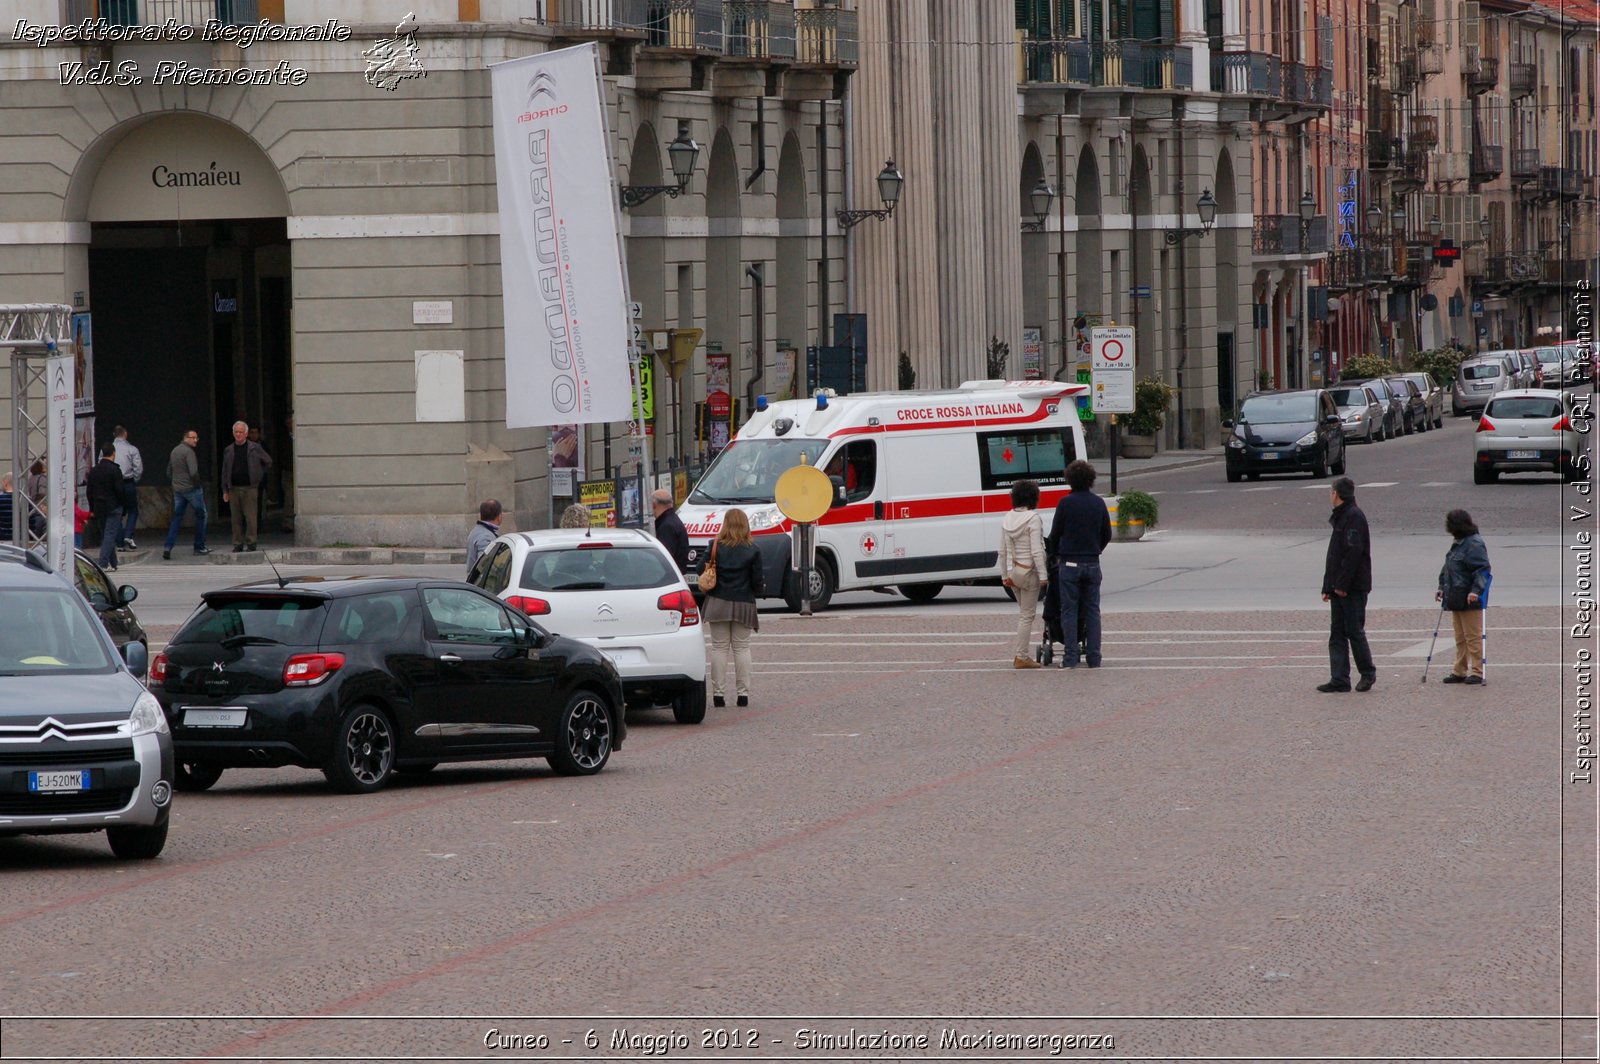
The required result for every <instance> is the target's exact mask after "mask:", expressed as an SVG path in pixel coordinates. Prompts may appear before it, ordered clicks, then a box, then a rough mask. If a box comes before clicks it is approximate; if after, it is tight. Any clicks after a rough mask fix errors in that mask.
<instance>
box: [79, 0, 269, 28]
mask: <svg viewBox="0 0 1600 1064" xmlns="http://www.w3.org/2000/svg"><path fill="white" fill-rule="evenodd" d="M95 18H103V19H105V20H106V22H107V23H108V24H109V25H112V26H159V25H164V24H165V23H166V22H167V20H168V19H171V20H172V22H173V24H174V25H178V26H204V25H205V24H206V23H207V22H209V21H211V20H212V19H216V20H217V21H218V22H221V23H222V24H223V25H225V26H246V25H254V24H255V23H256V22H259V21H260V18H261V16H260V14H259V11H258V9H257V4H256V0H67V18H66V21H67V22H68V23H81V22H83V21H84V20H85V19H95Z"/></svg>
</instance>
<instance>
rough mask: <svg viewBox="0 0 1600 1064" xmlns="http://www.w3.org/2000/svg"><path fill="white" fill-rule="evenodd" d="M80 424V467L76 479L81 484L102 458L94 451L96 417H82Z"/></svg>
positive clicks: (79, 420) (78, 427) (79, 419)
mask: <svg viewBox="0 0 1600 1064" xmlns="http://www.w3.org/2000/svg"><path fill="white" fill-rule="evenodd" d="M77 421H78V425H77V429H78V469H77V472H76V479H77V482H78V483H79V484H83V483H85V482H86V481H87V480H88V478H89V470H91V469H93V468H94V464H95V463H96V462H98V461H99V460H100V456H99V455H97V454H95V453H94V418H92V417H80V418H78V419H77Z"/></svg>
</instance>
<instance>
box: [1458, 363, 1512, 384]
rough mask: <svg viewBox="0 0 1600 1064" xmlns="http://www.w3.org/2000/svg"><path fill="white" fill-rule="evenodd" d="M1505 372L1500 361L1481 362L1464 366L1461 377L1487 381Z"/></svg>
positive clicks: (1469, 379) (1468, 379)
mask: <svg viewBox="0 0 1600 1064" xmlns="http://www.w3.org/2000/svg"><path fill="white" fill-rule="evenodd" d="M1502 372H1503V370H1502V367H1501V365H1500V363H1498V362H1479V363H1477V364H1476V365H1471V366H1462V367H1461V379H1462V380H1464V381H1486V380H1491V379H1493V378H1495V377H1498V376H1500V375H1501V373H1502Z"/></svg>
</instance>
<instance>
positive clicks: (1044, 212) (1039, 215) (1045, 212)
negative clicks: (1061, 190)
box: [1022, 177, 1056, 233]
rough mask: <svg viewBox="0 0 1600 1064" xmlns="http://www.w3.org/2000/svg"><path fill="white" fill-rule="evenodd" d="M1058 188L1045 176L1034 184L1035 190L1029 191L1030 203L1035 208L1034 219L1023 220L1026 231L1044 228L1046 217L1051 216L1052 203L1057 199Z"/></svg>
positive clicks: (1034, 231) (1023, 227)
mask: <svg viewBox="0 0 1600 1064" xmlns="http://www.w3.org/2000/svg"><path fill="white" fill-rule="evenodd" d="M1055 198H1056V190H1055V189H1053V188H1051V187H1050V183H1049V182H1047V181H1046V180H1045V179H1044V178H1042V177H1041V178H1040V179H1039V183H1038V184H1037V185H1034V186H1033V191H1032V192H1030V193H1028V204H1029V206H1031V207H1032V208H1033V219H1034V220H1033V221H1031V222H1023V223H1022V231H1023V232H1024V233H1037V232H1039V231H1040V230H1042V229H1043V228H1044V223H1045V219H1046V218H1049V217H1050V204H1051V203H1052V202H1054V201H1055Z"/></svg>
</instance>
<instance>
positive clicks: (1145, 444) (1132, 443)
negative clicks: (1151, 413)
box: [1122, 434, 1156, 458]
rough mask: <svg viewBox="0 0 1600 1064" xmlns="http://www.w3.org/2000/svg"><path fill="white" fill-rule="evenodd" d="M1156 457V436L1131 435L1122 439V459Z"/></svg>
mask: <svg viewBox="0 0 1600 1064" xmlns="http://www.w3.org/2000/svg"><path fill="white" fill-rule="evenodd" d="M1155 456H1156V438H1155V437H1154V436H1135V435H1132V434H1129V435H1126V436H1123V437H1122V457H1124V458H1154V457H1155Z"/></svg>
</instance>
